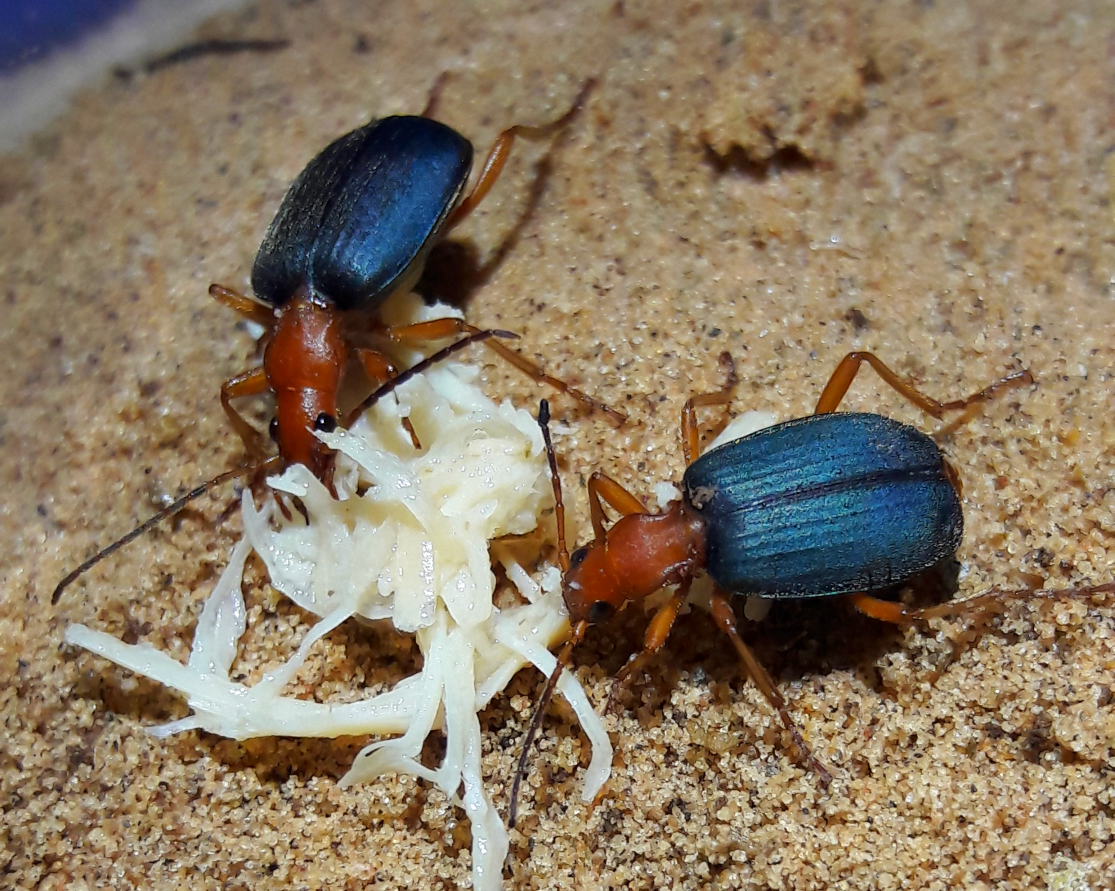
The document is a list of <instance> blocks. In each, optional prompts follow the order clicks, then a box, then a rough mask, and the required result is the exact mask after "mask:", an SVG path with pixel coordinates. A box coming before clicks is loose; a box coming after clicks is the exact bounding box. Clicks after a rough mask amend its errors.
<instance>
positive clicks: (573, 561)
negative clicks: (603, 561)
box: [569, 545, 588, 569]
mask: <svg viewBox="0 0 1115 891" xmlns="http://www.w3.org/2000/svg"><path fill="white" fill-rule="evenodd" d="M587 556H588V546H587V545H586V546H585V547H583V548H577V550H575V551H574V552H573V553H572V554H570V555H569V568H570V569H576V568H577V567H578V566H580V565H581V564H582V563H584V562H585V557H587Z"/></svg>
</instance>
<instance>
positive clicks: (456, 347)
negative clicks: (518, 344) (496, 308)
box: [344, 328, 519, 427]
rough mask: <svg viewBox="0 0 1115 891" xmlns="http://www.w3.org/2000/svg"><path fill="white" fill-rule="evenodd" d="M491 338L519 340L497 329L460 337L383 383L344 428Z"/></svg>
mask: <svg viewBox="0 0 1115 891" xmlns="http://www.w3.org/2000/svg"><path fill="white" fill-rule="evenodd" d="M492 337H500V338H503V339H505V340H518V339H519V335H518V334H515V333H514V332H513V331H503V330H501V329H499V328H488V329H487V330H485V331H476V332H473V333H472V334H469V335H467V336H466V337H462V338H461V339H460V340H458V341H456V342H454V343H451V344H449V346H447V347H444V348H443V349H440V350H438V351H437V352H436V353H434V354H433V355H432V356H427V357H426V358H425V359H423V360H422V361H421V362H418V363H417V364H415V365H412V366H410V368H406V369H404V370H403V371H400V372H399V373H398V374H396V375H395V376H394V377H393V378H391V379H390V380H389V381H387V382H386V383H384V384H383V386H381V387H380V388H379V389H378V390H376V391H375V392H374V393H372V394H371V395H370V396H369V397H368V398H367V399H365V400H364V401H363V402H361V403H360V404H359V405H358V406H356V408H354V409H353V410H352V411H351V412H349V414H348V417H347V418H345V424H344V426H345V427H351V426H352V424H353V422H354V421H355V420H356V419H357V418H359V417H360V416H361V415H362V414H364V412H366V411H367V410H368V409H369V408H371V407H372V406H373V405H375V404H376V403H377V402H379V401H380V400H381V399H382V398H383V397H384V396H387V395H388V394H390V393H392V392H393V391H394V390H395V389H396V388H397V387H400V386H401V385H403V384H405V383H406V382H407V381H409V380H410V379H411V378H412V377H415V376H416V375H419V374H422V373H423V372H425V371H428V370H429V369H430V368H432V367H433V366H434V365H437V364H438V362H444V361H445V360H446V359H448V358H449V357H450V356H452V355H453V354H454V353H457V352H460V351H461V350H463V349H464V348H465V347H467V346H471V345H472V344H474V343H481V342H483V341H485V340H488V339H490V338H492Z"/></svg>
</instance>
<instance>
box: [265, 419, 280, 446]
mask: <svg viewBox="0 0 1115 891" xmlns="http://www.w3.org/2000/svg"><path fill="white" fill-rule="evenodd" d="M267 435H268V436H270V437H271V441H272V442H278V441H279V419H278V418H272V419H271V423H270V424H268V425H267Z"/></svg>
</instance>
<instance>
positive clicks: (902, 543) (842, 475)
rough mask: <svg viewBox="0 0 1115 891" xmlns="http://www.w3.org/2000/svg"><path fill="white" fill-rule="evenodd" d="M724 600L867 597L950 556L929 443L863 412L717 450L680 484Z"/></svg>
mask: <svg viewBox="0 0 1115 891" xmlns="http://www.w3.org/2000/svg"><path fill="white" fill-rule="evenodd" d="M682 489H683V491H684V493H685V498H686V501H687V502H688V503H689V506H690V507H691V508H692V509H693V510H694V511H695V512H696V513H697V515H698V516H700V517H701V518H702V519H703V520H704V529H705V534H706V541H707V556H706V560H707V563H706V566H705V569H706V571H707V572H708V574H709V575H710V576H712V578H713V580H714V581H716V582H717V584H719V585H720V586H721V587H722V588H724V589H725V590H728V591H733V592H738V593H746V594H758V595H762V596H764V597H774V598H779V597H783V598H786V597H821V596H826V595H834V594H850V593H853V592H857V591H877V590H879V589H882V588H887V587H889V586H891V585H894V584H898V583H900V582H903V581H906V580H907V579H909V578H910V577H912V576H914V575H916V574H917V573H919V572H921V571H922V570H925V569H928V568H929V567H930V566H933V565H935V564H936V563H938V562H940V561H941V560H943V559H945V558H946V557H949V556H952V555H953V554H954V553H956V549H957V548H958V547H959V545H960V539H961V535H962V533H963V529H964V518H963V514H962V512H961V508H960V498H959V497H958V495H957V493H956V489H955V488H954V487H953V485H952V483H951V481H950V480H949V478H948V477H947V476H946V474H945V472H944V461H943V458H942V456H941V452H940V450H939V449H938V448H937V445H936V443H935V442H934V441H933V440H932V439H930V438H929V437H928V436H926V435H925V434H924V433H922V432H920V431H919V430H916V429H915V428H913V427H910V426H908V425H906V424H902V423H899V422H898V421H894V420H892V419H890V418H885V417H881V416H880V415H875V414H865V413H842V414H823V415H812V416H810V417H806V418H798V419H796V420H792V421H787V422H786V423H783V424H778V425H776V426H773V427H769V428H767V429H765V430H760V431H758V432H756V433H753V434H751V435H750V436H745V437H743V438H742V439H737V440H735V441H734V442H730V443H726V444H725V445H723V446H721V447H720V448H717V449H713V450H712V451H710V452H708V453H706V454H705V455H703V456H702V457H701V458H698V459H697V460H696V461H694V462H693V463H692V464H691V465H690V466H689V468H688V469H687V470H686V472H685V476H684V478H683V482H682Z"/></svg>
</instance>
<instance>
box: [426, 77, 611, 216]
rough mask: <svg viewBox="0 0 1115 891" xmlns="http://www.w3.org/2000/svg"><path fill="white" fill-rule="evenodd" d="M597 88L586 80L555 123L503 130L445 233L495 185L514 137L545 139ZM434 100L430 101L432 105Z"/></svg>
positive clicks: (517, 125) (591, 81) (438, 86)
mask: <svg viewBox="0 0 1115 891" xmlns="http://www.w3.org/2000/svg"><path fill="white" fill-rule="evenodd" d="M594 86H596V81H595V80H592V79H589V80H587V81H585V84H584V86H582V87H581V91H580V92H579V93H578V94H577V98H576V99H575V100H574V101H573V105H572V106H571V107H570V109H569V111H567V112H566V113H565V114H563V115H562V116H561V117H560V118H558V119H557V120H555V121H550V123H548V124H542V125H541V126H539V127H528V126H524V125H523V124H516V125H515V126H514V127H509V128H508V129H506V130H504V131H503V132H502V133H500V134H499V136H497V137H496V141H495V142H494V143H493V144H492V147H491V149H490V150H489V151H488V157H487V158H486V159H485V161H484V166H483V167H481V168H480V175H479V176H478V177H477V179H476V185H474V186H473V187H472V192H470V193H469V195H468V197H467V198H465V199H464V200H463V201H461V203H460V204H458V205H457V206H456V207H455V208H454V209H453V212H452V213H451V214H450V215H449V219H448V220H447V221H446V223H445V228H446V230H448V229H452V228H453V227H454V226H456V225H457V224H458V223H459V222H461V220H463V219H464V218H465V217H467V216H468V215H469V214H470V213H472V212H473V211H474V210H476V208H477V206H478V205H479V204H480V202H481V201H483V200H484V198H485V197H486V196H487V194H488V192H490V191H491V188H492V186H494V185H495V183H496V180H497V179H499V175H500V174H501V173H502V172H503V166H504V165H505V164H506V163H507V159H508V158H509V157H511V147H512V146H513V145H514V144H515V139H516V137H519V136H522V137H524V138H525V139H544V138H546V137H547V136H550V135H551V134H553V133H556V132H557V131H558V130H560V129H561V128H562V127H564V126H565V125H566V124H568V123H569V122H570V121H571V120H573V118H574V117H576V116H577V113H578V112H579V111H580V110H581V107H582V106H583V105H584V104H585V99H586V98H587V97H588V94H589V92H590V91H591V90H592V88H593V87H594ZM439 88H440V83H439V84H437V85H435V87H434V89H435V90H439ZM433 100H434V97H432V98H431V103H432V102H433Z"/></svg>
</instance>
